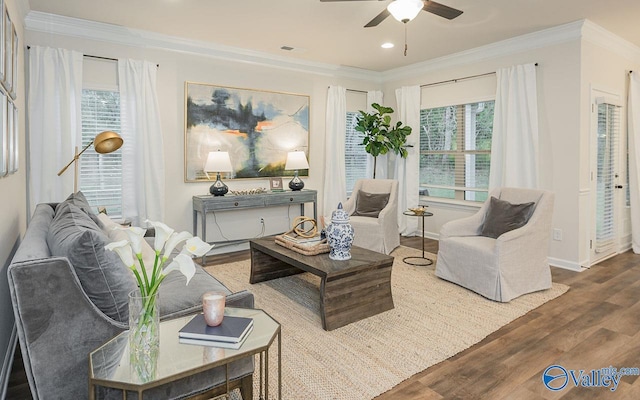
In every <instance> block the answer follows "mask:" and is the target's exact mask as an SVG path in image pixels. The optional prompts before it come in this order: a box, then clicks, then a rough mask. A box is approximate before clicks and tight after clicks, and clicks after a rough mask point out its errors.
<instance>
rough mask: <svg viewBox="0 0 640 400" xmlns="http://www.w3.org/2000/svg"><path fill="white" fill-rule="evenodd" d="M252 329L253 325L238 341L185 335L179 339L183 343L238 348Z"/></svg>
mask: <svg viewBox="0 0 640 400" xmlns="http://www.w3.org/2000/svg"><path fill="white" fill-rule="evenodd" d="M225 318H227V317H225ZM223 321H224V320H223ZM252 330H253V325H251V326H250V327H249V330H248V331H247V332H246V333H245V334H244V336H243V337H242V338H240V341H238V342H222V341H219V340H201V339H189V338H183V337H180V338H178V340H179V341H180V343H183V344H195V345H198V346H210V347H222V348H224V349H233V350H238V349H239V348H240V347H241V346H242V344H243V343H244V341H245V340H247V338H248V337H249V334H250V333H251V331H252Z"/></svg>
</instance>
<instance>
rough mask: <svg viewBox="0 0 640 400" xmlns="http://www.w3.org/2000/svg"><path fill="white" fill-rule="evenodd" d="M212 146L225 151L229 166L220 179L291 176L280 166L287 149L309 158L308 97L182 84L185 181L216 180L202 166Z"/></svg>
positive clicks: (301, 172) (302, 172)
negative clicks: (183, 92) (183, 89)
mask: <svg viewBox="0 0 640 400" xmlns="http://www.w3.org/2000/svg"><path fill="white" fill-rule="evenodd" d="M217 150H221V151H227V152H229V156H230V158H231V164H232V167H233V172H227V173H224V172H223V173H221V175H222V176H223V178H227V179H236V178H265V179H266V178H269V177H276V176H284V175H293V172H294V171H285V170H284V167H285V162H286V159H287V153H288V152H289V151H294V150H301V151H304V152H305V153H306V154H307V158H308V156H309V96H307V95H300V94H290V93H279V92H269V91H260V90H252V89H240V88H232V87H224V86H215V85H209V84H202V83H194V82H186V83H185V182H196V181H203V180H211V179H215V173H216V172H215V171H207V172H205V171H204V164H205V161H206V160H207V155H208V154H209V152H210V151H217ZM299 174H300V175H304V176H306V175H308V170H304V171H299ZM225 175H226V176H225Z"/></svg>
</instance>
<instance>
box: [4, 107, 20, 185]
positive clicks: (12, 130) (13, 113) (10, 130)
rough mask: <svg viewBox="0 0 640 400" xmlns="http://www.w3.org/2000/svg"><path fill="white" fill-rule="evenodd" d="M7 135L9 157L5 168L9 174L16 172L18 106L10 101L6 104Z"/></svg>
mask: <svg viewBox="0 0 640 400" xmlns="http://www.w3.org/2000/svg"><path fill="white" fill-rule="evenodd" d="M7 136H8V138H9V146H8V148H9V159H8V162H7V169H8V170H9V171H8V172H9V173H10V174H14V173H16V172H18V161H19V160H18V108H17V107H16V106H15V104H14V103H13V102H12V101H9V102H8V104H7Z"/></svg>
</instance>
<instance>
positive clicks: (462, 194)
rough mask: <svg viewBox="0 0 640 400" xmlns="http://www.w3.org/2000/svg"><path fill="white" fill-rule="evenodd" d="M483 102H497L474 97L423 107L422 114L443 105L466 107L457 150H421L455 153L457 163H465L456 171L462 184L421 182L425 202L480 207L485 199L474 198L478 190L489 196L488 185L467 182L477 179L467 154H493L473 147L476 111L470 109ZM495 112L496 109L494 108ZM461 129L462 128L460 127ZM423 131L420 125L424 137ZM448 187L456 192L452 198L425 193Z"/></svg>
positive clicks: (422, 199)
mask: <svg viewBox="0 0 640 400" xmlns="http://www.w3.org/2000/svg"><path fill="white" fill-rule="evenodd" d="M483 102H494V104H495V98H485V97H483V98H480V99H474V100H470V101H464V102H459V103H457V104H448V105H437V106H430V107H424V106H423V107H421V110H420V112H421V114H422V111H423V110H428V109H435V108H443V107H450V106H464V107H465V112H464V117H463V118H462V119H461V121H460V122H462V126H463V129H464V135H456V141H457V146H456V149H457V150H449V151H446V150H442V151H428V150H424V151H423V150H421V151H420V155H423V154H451V155H454V156H455V157H456V163H460V162H461V163H463V164H464V170H463V172H460V173H458V172H457V171H456V177H455V181H456V182H461V185H454V186H444V185H428V184H423V183H420V191H421V192H420V193H421V194H420V200H421V201H423V202H434V203H444V204H457V205H462V206H471V207H479V206H481V205H482V203H483V202H484V199H479V200H473V198H474V197H475V193H477V192H481V193H486V194H487V196H488V187H482V188H477V187H473V186H470V185H468V184H467V182H469V181H470V180H474V179H475V173H474V171H473V168H472V167H473V166H474V165H473V164H468V163H467V161H466V155H472V154H487V155H489V157H490V155H491V150H490V149H489V150H475V149H473V148H472V147H474V146H475V143H474V142H473V140H470V139H471V135H470V132H471V128H470V127H472V126H474V125H475V113H474V112H472V111H470V108H471V107H470V106H471V105H473V104H476V103H483ZM494 112H495V110H494ZM458 129H460V128H458ZM422 132H423V128H422V126H421V127H420V136H421V138H422ZM429 188H432V189H448V190H453V191H454V193H455V197H454V198H453V199H452V198H447V197H439V196H430V195H426V194H423V193H424V190H423V189H427V190H428V189H429Z"/></svg>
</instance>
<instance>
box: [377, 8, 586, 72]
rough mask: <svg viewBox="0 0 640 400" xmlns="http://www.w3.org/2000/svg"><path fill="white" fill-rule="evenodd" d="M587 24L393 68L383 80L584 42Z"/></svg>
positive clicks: (578, 22)
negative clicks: (569, 43) (572, 42)
mask: <svg viewBox="0 0 640 400" xmlns="http://www.w3.org/2000/svg"><path fill="white" fill-rule="evenodd" d="M583 22H584V20H581V21H575V22H571V23H568V24H564V25H559V26H556V27H553V28H548V29H544V30H541V31H537V32H532V33H528V34H525V35H520V36H516V37H513V38H510V39H505V40H501V41H499V42H495V43H491V44H488V45H485V46H480V47H476V48H473V49H469V50H465V51H461V52H459V53H454V54H450V55H446V56H443V57H439V58H434V59H433V60H429V61H425V62H421V63H416V64H412V65H408V66H406V67H401V68H395V69H391V70H388V71H385V72H383V73H382V80H383V81H384V82H387V81H391V80H396V79H402V78H410V77H415V76H417V75H422V74H424V73H425V72H430V71H436V70H441V69H445V68H452V67H459V66H462V65H468V64H473V63H477V62H480V61H484V60H489V59H492V58H497V57H504V56H507V55H510V54H515V53H522V52H525V51H528V50H533V49H538V48H542V47H547V46H551V45H555V44H560V43H565V42H569V41H572V40H578V39H580V35H581V28H582V25H583Z"/></svg>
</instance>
